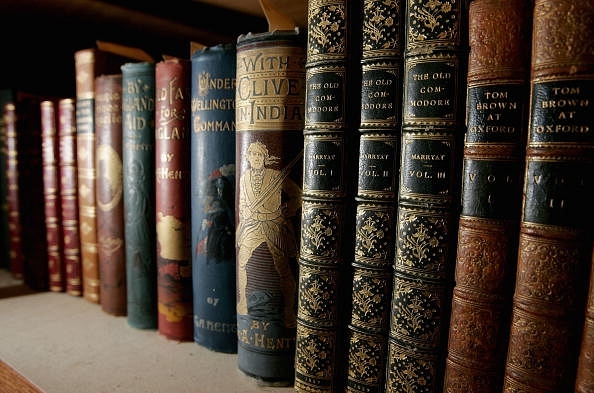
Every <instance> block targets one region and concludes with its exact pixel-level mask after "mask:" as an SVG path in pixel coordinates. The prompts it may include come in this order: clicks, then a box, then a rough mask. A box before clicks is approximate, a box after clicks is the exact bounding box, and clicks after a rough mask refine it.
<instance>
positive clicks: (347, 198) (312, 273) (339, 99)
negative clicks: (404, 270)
mask: <svg viewBox="0 0 594 393" xmlns="http://www.w3.org/2000/svg"><path fill="white" fill-rule="evenodd" d="M358 6H359V3H358V2H352V1H346V0H312V1H308V4H307V8H308V10H307V15H308V25H307V26H308V42H307V52H306V98H305V107H306V117H305V122H304V128H303V139H304V142H303V143H304V153H303V166H304V170H303V209H302V215H301V228H300V252H299V280H298V282H299V300H298V311H297V343H296V354H295V358H296V359H295V389H296V390H297V391H298V392H314V391H315V392H332V391H334V389H336V387H337V386H339V384H342V381H343V380H344V378H343V373H344V372H345V370H344V369H345V362H346V353H345V352H346V351H345V349H344V347H345V342H344V341H346V337H345V333H346V328H343V326H346V325H347V324H348V323H349V320H350V318H351V307H350V300H351V296H350V292H351V289H352V285H353V281H352V279H351V278H350V277H349V269H350V268H351V265H352V262H351V261H352V259H353V257H354V252H355V250H354V248H355V247H354V237H355V236H354V235H355V233H354V228H355V226H356V225H355V214H354V196H355V193H356V188H357V180H358V176H356V175H352V174H356V173H357V172H358V162H359V150H358V140H359V138H358V134H357V127H358V126H359V123H360V121H359V118H360V114H361V105H360V104H361V102H360V96H361V91H360V88H361V85H360V82H359V81H360V80H361V68H360V59H361V58H360V55H359V54H360V45H359V44H357V43H358V42H359V41H360V38H359V35H360V30H359V29H358V26H357V25H356V24H355V23H358V22H357V21H358V20H359V19H360V14H359V10H358ZM352 97H356V98H355V99H352Z"/></svg>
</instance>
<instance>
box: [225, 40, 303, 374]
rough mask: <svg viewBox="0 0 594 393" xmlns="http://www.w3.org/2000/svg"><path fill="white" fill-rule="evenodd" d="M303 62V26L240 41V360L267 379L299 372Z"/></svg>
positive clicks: (241, 365) (243, 368) (237, 156)
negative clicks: (296, 368)
mask: <svg viewBox="0 0 594 393" xmlns="http://www.w3.org/2000/svg"><path fill="white" fill-rule="evenodd" d="M304 66H305V35H304V34H303V32H302V31H299V29H295V30H275V31H272V32H264V33H255V34H254V33H248V34H244V35H241V36H240V37H239V38H238V40H237V66H236V79H237V89H236V100H235V105H236V108H235V122H236V134H237V135H236V150H235V160H236V168H237V176H236V190H237V192H236V197H235V201H236V202H235V203H236V205H235V206H236V210H235V217H236V228H237V229H236V250H237V254H236V258H237V263H236V264H237V270H236V274H237V335H238V348H237V364H238V368H239V369H240V370H241V371H243V372H244V373H245V374H247V375H250V376H252V377H254V378H256V379H258V380H261V381H262V382H264V383H274V384H287V385H289V384H292V383H293V379H294V355H295V317H296V299H297V253H298V250H299V238H298V234H299V218H300V216H301V184H302V177H303V176H302V175H303V156H302V153H303V152H302V149H303V134H302V129H303V121H304V117H305V114H304V96H305V68H304ZM272 343H274V344H273V345H271V344H272Z"/></svg>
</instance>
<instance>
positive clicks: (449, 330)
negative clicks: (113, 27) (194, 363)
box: [4, 0, 594, 393]
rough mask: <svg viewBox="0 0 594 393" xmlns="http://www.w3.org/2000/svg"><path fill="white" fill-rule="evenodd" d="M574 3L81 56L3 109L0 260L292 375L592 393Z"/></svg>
mask: <svg viewBox="0 0 594 393" xmlns="http://www.w3.org/2000/svg"><path fill="white" fill-rule="evenodd" d="M275 15H276V13H275ZM569 21H571V23H570V22H569ZM593 21H594V6H593V5H591V4H589V3H588V2H583V3H580V4H579V5H578V4H574V3H573V2H570V1H556V0H555V1H554V0H536V1H534V2H532V1H530V0H523V1H517V0H472V1H471V2H469V4H468V7H467V5H466V4H464V3H461V2H456V1H435V2H427V3H425V2H416V1H413V0H410V1H408V2H406V4H404V2H400V1H377V0H363V1H362V2H360V4H359V2H348V1H346V0H339V1H321V0H320V1H317V0H316V1H314V0H311V1H309V2H308V25H307V29H306V30H307V31H303V30H300V29H299V28H297V27H295V26H291V24H290V23H287V22H286V21H285V20H282V21H281V22H282V23H281V22H278V23H271V24H270V25H271V26H275V27H276V29H274V30H271V31H270V32H266V33H257V34H252V33H249V34H245V35H242V36H240V37H238V40H237V42H236V43H233V44H221V45H218V46H214V47H209V48H200V49H198V50H196V51H194V52H192V54H191V55H190V58H189V59H178V58H168V59H165V60H163V61H160V62H154V61H153V60H152V59H150V58H146V57H145V56H144V55H143V54H142V52H138V51H135V52H129V51H126V53H125V56H122V55H123V54H124V53H123V52H122V51H121V49H122V48H120V47H113V46H109V47H108V48H93V49H84V50H81V51H79V52H77V53H76V54H75V61H76V75H75V77H76V81H77V92H76V97H75V98H65V99H58V100H56V99H47V98H45V97H44V98H40V97H33V98H31V97H30V96H27V98H25V97H22V99H21V98H17V97H14V96H13V97H11V100H12V102H13V103H14V105H12V104H9V105H5V106H4V110H5V115H4V129H5V130H6V132H5V133H6V148H7V154H6V157H7V159H6V165H5V173H6V177H5V179H6V180H7V183H8V184H11V182H13V183H12V184H16V185H17V186H12V187H11V186H7V187H5V188H4V189H5V190H6V199H7V202H8V206H9V210H8V213H9V214H8V215H7V221H10V226H9V227H8V229H7V233H9V234H10V236H9V237H10V240H11V243H10V249H11V252H12V255H11V256H10V260H11V269H13V271H14V273H15V274H16V275H21V274H22V275H23V277H24V279H25V281H26V282H27V283H28V284H29V285H31V286H32V287H34V288H36V289H41V290H44V289H49V290H55V291H65V292H69V293H71V294H72V295H76V296H84V297H85V298H86V299H88V300H89V301H91V302H95V303H100V304H101V307H102V309H103V310H104V311H106V312H108V313H110V314H114V315H126V316H127V318H128V321H129V322H130V324H131V325H132V326H135V327H137V328H142V329H145V328H148V329H157V330H159V332H161V333H162V334H164V335H166V336H167V337H169V338H171V339H176V340H192V339H193V340H194V341H196V342H197V343H198V344H200V345H205V346H207V347H209V348H210V349H213V350H215V351H221V352H230V353H237V357H238V367H239V369H240V370H242V371H243V372H245V373H246V374H248V375H251V376H253V377H255V378H258V379H261V380H263V381H266V382H273V383H277V384H278V383H286V384H291V385H294V387H295V390H296V391H299V392H335V391H348V392H394V393H395V392H402V391H407V392H408V391H410V392H439V391H447V392H450V393H451V392H480V393H487V392H493V393H495V392H501V391H503V392H506V393H510V392H518V391H530V392H560V391H567V392H569V391H575V392H579V393H582V392H589V391H592V390H593V389H594V372H593V371H592V370H593V369H594V367H593V364H592V359H593V358H594V357H593V356H592V353H593V352H594V300H593V299H594V293H593V292H594V284H590V278H591V277H594V274H593V273H591V271H590V270H591V269H592V268H594V267H593V264H592V258H593V249H592V245H593V240H594V237H593V234H592V230H593V228H592V224H591V223H592V222H593V218H594V211H593V210H592V208H591V204H590V201H591V200H592V196H594V184H593V182H592V176H591V173H592V170H593V169H594V155H593V153H594V139H593V137H592V131H591V130H592V126H593V124H592V121H593V120H592V118H591V116H590V114H589V113H588V112H589V108H590V106H591V105H592V104H591V103H592V102H593V100H592V98H593V97H592V94H593V90H592V87H593V86H592V84H593V80H594V54H593V53H594V51H592V50H591V49H592V44H591V43H590V42H589V40H588V37H589V36H590V35H591V33H592V31H591V30H592V28H593V26H594V24H593V23H592V22H593ZM279 26H281V27H283V28H281V29H278V27H279ZM114 51H115V52H118V56H114V55H113V54H109V53H108V52H110V53H113V52H114ZM107 59H111V60H113V61H107ZM25 103H26V104H25ZM14 114H16V116H13V115H14ZM26 119H33V120H32V123H28V124H29V125H26V123H24V122H23V121H24V120H26ZM11 151H12V152H11ZM15 151H16V152H17V153H13V152H15ZM58 179H60V180H58ZM42 223H43V224H42ZM153 223H154V224H153ZM21 261H22V262H21ZM589 285H590V286H589Z"/></svg>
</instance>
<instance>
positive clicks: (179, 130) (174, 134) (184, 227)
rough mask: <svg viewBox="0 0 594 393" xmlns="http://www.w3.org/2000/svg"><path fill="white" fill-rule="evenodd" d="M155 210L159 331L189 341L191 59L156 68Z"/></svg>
mask: <svg viewBox="0 0 594 393" xmlns="http://www.w3.org/2000/svg"><path fill="white" fill-rule="evenodd" d="M155 92H156V98H155V99H156V102H155V121H156V124H155V157H156V162H155V167H156V168H155V174H156V176H155V208H156V215H157V216H156V231H157V234H156V236H157V250H156V258H157V302H158V305H157V312H158V321H157V326H158V331H159V333H160V334H162V335H164V336H165V337H167V338H169V339H174V340H178V341H191V340H192V337H193V333H194V322H193V318H192V259H191V255H190V247H191V239H190V231H191V226H190V203H191V201H190V115H191V114H190V62H189V61H188V60H186V59H176V58H172V59H168V60H164V61H162V62H159V63H157V64H156V66H155Z"/></svg>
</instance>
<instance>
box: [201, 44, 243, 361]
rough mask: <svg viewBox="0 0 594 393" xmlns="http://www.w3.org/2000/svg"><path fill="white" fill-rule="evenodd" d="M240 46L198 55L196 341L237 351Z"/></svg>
mask: <svg viewBox="0 0 594 393" xmlns="http://www.w3.org/2000/svg"><path fill="white" fill-rule="evenodd" d="M235 70H236V49H235V44H219V45H216V46H212V47H206V48H203V49H200V50H198V51H196V52H194V53H193V55H192V78H191V79H192V88H191V94H192V119H193V121H192V137H191V142H192V143H191V145H192V149H191V168H192V170H191V171H192V180H191V190H192V191H191V195H192V197H191V200H192V282H193V297H194V341H195V342H196V343H197V344H199V345H202V346H204V347H206V348H208V349H211V350H213V351H217V352H227V353H236V352H237V315H236V310H235V303H236V302H235V296H236V292H235V290H236V285H235V278H236V275H235Z"/></svg>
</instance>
